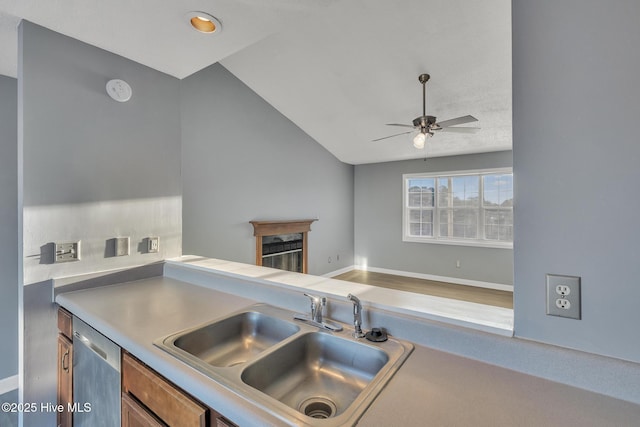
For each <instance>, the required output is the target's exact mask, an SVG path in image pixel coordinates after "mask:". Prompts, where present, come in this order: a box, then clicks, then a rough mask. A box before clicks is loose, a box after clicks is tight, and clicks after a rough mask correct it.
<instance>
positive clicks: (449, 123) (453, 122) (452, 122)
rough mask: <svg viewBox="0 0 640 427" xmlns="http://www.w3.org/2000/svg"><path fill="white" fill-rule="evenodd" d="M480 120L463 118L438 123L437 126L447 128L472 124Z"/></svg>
mask: <svg viewBox="0 0 640 427" xmlns="http://www.w3.org/2000/svg"><path fill="white" fill-rule="evenodd" d="M477 121H478V119H476V118H475V117H473V116H462V117H456V118H455V119H450V120H445V121H443V122H438V123H436V125H437V126H440V127H441V128H446V127H449V126H455V125H461V124H464V123H471V122H477Z"/></svg>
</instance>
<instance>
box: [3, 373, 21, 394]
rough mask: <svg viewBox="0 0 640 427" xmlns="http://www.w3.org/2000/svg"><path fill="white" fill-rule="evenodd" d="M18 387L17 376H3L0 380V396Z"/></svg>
mask: <svg viewBox="0 0 640 427" xmlns="http://www.w3.org/2000/svg"><path fill="white" fill-rule="evenodd" d="M17 388H18V376H17V375H14V376H12V377H7V378H3V379H1V380H0V396H1V395H3V394H5V393H9V392H10V391H13V390H15V389H17Z"/></svg>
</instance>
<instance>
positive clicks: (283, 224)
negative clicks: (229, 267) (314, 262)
mask: <svg viewBox="0 0 640 427" xmlns="http://www.w3.org/2000/svg"><path fill="white" fill-rule="evenodd" d="M313 221H315V220H314V219H303V220H291V221H251V224H252V225H253V235H254V236H256V265H261V266H264V267H272V268H277V269H280V270H287V271H295V272H298V273H306V272H307V248H308V245H307V239H308V236H307V234H308V232H309V231H311V223H312V222H313Z"/></svg>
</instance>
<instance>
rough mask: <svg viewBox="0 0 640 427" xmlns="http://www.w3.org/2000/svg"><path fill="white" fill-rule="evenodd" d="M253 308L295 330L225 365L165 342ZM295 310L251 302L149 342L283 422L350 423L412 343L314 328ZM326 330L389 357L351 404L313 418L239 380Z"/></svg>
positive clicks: (327, 425)
mask: <svg viewBox="0 0 640 427" xmlns="http://www.w3.org/2000/svg"><path fill="white" fill-rule="evenodd" d="M252 311H256V312H259V313H261V314H266V315H268V316H272V317H276V318H278V319H280V320H283V321H285V322H288V323H290V324H292V325H295V326H297V327H298V331H297V332H295V333H294V334H292V335H290V336H289V337H287V338H285V339H284V340H282V341H280V342H278V343H276V344H274V345H272V346H271V347H269V348H267V349H265V350H263V351H262V352H260V353H259V354H257V355H255V356H254V357H251V358H249V359H248V360H247V361H246V362H244V363H242V364H238V365H234V366H229V367H218V366H214V365H210V364H208V363H207V362H204V361H203V360H201V359H199V358H197V357H196V356H194V355H192V354H191V353H189V352H187V351H184V350H182V349H181V348H179V347H176V346H172V345H170V344H169V343H170V342H171V339H172V338H173V339H174V340H175V339H177V338H178V337H179V336H183V335H185V334H188V333H191V332H194V331H196V330H198V329H201V328H204V327H207V326H210V325H213V324H215V323H218V322H222V321H224V320H226V319H229V318H231V317H233V316H236V315H239V314H242V313H247V312H252ZM294 314H295V312H293V311H291V310H287V309H284V308H280V307H276V306H272V305H270V304H265V303H257V304H252V305H249V306H247V307H244V308H242V309H240V310H236V311H234V312H233V313H230V314H228V315H226V316H222V317H219V318H215V319H213V320H211V321H208V322H204V323H202V324H199V325H196V326H194V327H190V328H186V329H182V330H180V331H177V332H174V333H171V334H168V335H165V336H163V337H160V338H158V339H156V340H154V341H153V345H154V346H156V347H158V348H159V349H161V350H163V351H165V352H167V353H168V354H170V355H171V356H172V357H174V358H175V359H177V360H178V361H180V362H182V363H185V364H186V365H188V366H190V367H191V368H193V369H195V370H196V371H198V372H199V373H200V374H202V375H205V376H206V377H208V378H210V379H211V380H213V381H216V382H217V383H219V384H221V385H222V386H224V387H225V388H227V389H229V390H230V391H232V392H234V393H235V394H236V395H238V396H240V397H242V398H244V399H246V400H247V402H248V403H250V404H253V405H256V406H258V407H260V408H261V409H263V410H265V411H266V412H268V413H269V414H271V415H273V416H276V417H278V418H280V419H281V420H282V421H284V422H286V423H287V424H290V425H294V426H300V425H307V426H319V427H334V426H343V425H353V424H355V423H356V422H357V420H358V419H359V418H360V417H361V416H362V415H363V414H364V412H365V411H366V409H367V408H368V407H369V406H370V405H371V404H372V403H373V401H374V400H375V398H376V396H377V395H378V394H379V393H380V392H381V391H382V389H383V388H384V387H386V385H387V383H388V382H389V380H390V379H391V378H392V377H393V375H395V373H396V372H397V370H398V369H399V368H400V367H401V366H402V364H403V363H404V362H405V360H406V359H407V358H408V357H409V355H410V354H411V352H412V351H413V349H414V345H413V344H412V343H410V342H408V341H404V340H399V339H396V338H394V337H392V336H389V339H388V341H385V342H382V343H374V342H369V341H367V340H365V339H356V338H354V337H353V328H352V327H350V326H349V325H346V324H344V323H340V324H341V325H343V326H344V328H343V330H342V331H339V332H335V331H329V330H323V329H318V328H317V327H315V326H312V325H309V324H307V323H305V322H296V321H294V319H293V316H294ZM313 333H318V334H328V335H330V336H334V337H335V338H339V339H344V340H347V341H350V342H353V343H356V344H358V345H364V346H367V347H373V348H376V349H378V350H382V351H383V352H385V353H386V354H387V356H388V358H389V360H388V361H387V363H385V364H384V365H383V366H382V368H380V370H379V371H378V372H377V373H376V375H375V376H374V377H373V378H372V379H371V381H369V383H368V384H367V385H366V386H365V387H364V388H363V389H362V390H361V391H360V393H359V394H358V395H357V396H356V398H355V399H354V400H353V401H352V402H351V404H350V405H349V406H348V407H346V408H345V410H344V411H343V412H341V413H340V414H339V415H336V416H333V417H331V418H326V419H316V418H312V417H309V416H308V415H305V414H304V413H302V412H300V411H298V410H296V409H294V408H292V407H290V406H288V405H286V404H285V403H282V402H281V401H279V400H277V399H276V398H274V397H271V396H269V395H268V394H265V393H263V392H262V391H260V390H258V389H256V388H253V387H252V386H250V385H248V384H246V383H244V381H243V380H242V373H243V372H244V370H245V369H247V368H248V367H249V366H252V365H253V364H255V363H257V362H259V361H260V360H261V359H263V358H266V357H268V356H269V355H270V354H271V353H273V352H275V351H277V350H278V349H280V348H282V347H284V346H286V345H287V344H289V343H292V342H293V341H296V340H298V339H301V338H303V337H304V336H305V335H307V334H313Z"/></svg>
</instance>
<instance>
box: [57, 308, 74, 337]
mask: <svg viewBox="0 0 640 427" xmlns="http://www.w3.org/2000/svg"><path fill="white" fill-rule="evenodd" d="M72 319H73V318H72V315H71V313H69V312H68V311H67V310H65V309H64V308H62V307H58V330H59V331H60V333H61V334H62V335H64V336H65V337H67V338H69V339H70V340H72V339H73V320H72Z"/></svg>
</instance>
